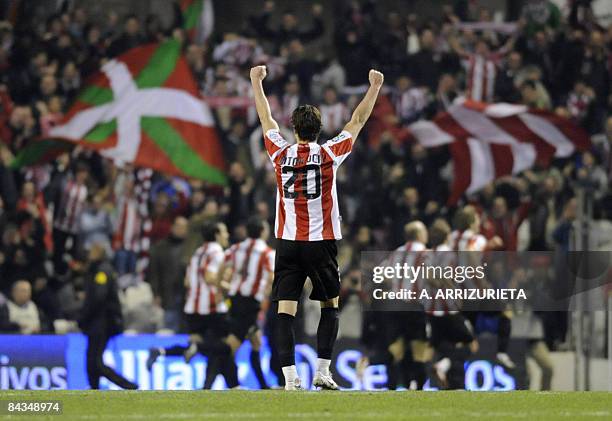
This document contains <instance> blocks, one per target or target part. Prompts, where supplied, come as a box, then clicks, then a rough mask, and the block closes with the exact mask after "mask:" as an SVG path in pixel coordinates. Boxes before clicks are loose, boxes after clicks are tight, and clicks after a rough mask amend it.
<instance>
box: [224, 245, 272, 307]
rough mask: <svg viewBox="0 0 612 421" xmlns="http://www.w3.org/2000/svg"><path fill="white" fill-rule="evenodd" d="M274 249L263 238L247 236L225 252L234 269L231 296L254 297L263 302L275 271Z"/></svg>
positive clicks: (226, 258)
mask: <svg viewBox="0 0 612 421" xmlns="http://www.w3.org/2000/svg"><path fill="white" fill-rule="evenodd" d="M274 257H275V253H274V250H273V249H271V248H270V247H268V245H267V244H266V242H265V241H264V240H262V239H254V238H247V239H246V240H244V241H242V242H240V243H238V244H234V245H233V246H231V247H230V248H229V249H228V250H227V251H226V252H225V261H226V262H227V263H228V264H229V265H230V267H231V270H232V279H231V282H230V289H229V296H230V297H232V296H234V295H241V296H243V297H253V298H255V299H256V300H257V301H259V302H262V301H263V300H264V298H265V292H266V287H267V285H268V281H269V279H270V276H271V274H272V273H274Z"/></svg>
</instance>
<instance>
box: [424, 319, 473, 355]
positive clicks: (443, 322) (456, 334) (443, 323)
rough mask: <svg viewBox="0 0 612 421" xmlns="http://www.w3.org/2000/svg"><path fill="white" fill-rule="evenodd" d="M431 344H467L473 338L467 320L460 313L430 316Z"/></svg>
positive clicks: (435, 345)
mask: <svg viewBox="0 0 612 421" xmlns="http://www.w3.org/2000/svg"><path fill="white" fill-rule="evenodd" d="M429 322H430V323H431V344H432V345H433V347H434V348H436V347H437V346H438V345H440V344H441V343H442V342H450V343H453V344H458V343H463V344H467V343H470V342H472V341H473V340H474V334H473V333H472V330H471V327H470V325H469V321H468V320H467V319H466V318H465V317H463V315H462V314H461V313H458V314H447V315H445V316H440V317H436V316H431V317H430V318H429Z"/></svg>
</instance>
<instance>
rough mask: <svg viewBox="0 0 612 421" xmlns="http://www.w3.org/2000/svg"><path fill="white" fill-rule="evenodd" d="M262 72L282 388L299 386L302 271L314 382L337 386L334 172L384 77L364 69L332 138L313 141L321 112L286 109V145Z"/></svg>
mask: <svg viewBox="0 0 612 421" xmlns="http://www.w3.org/2000/svg"><path fill="white" fill-rule="evenodd" d="M265 77H266V67H265V66H256V67H253V68H252V69H251V83H252V86H253V92H254V97H255V106H256V108H257V114H258V115H259V120H260V122H261V125H262V129H263V133H264V142H265V147H266V150H267V152H268V155H269V157H270V159H271V161H272V163H273V165H274V171H275V173H276V181H277V187H278V192H277V198H276V223H275V230H274V231H275V235H276V237H277V238H278V239H279V245H278V249H277V252H276V259H275V268H274V282H273V285H272V300H273V301H277V302H278V319H277V323H276V325H277V330H278V333H277V335H276V337H277V344H276V345H277V347H278V353H279V359H280V363H281V366H282V371H283V375H284V377H285V390H297V389H300V388H301V383H300V378H299V377H298V374H297V370H296V367H295V338H294V332H293V321H294V319H295V314H296V312H297V305H298V299H299V297H300V295H301V293H302V289H303V287H304V282H305V281H306V277H309V278H310V280H311V281H312V285H313V290H312V293H311V295H310V298H311V299H312V300H317V301H320V302H321V319H320V321H319V327H318V330H317V353H318V357H319V358H318V362H317V371H316V373H315V376H314V379H313V385H314V386H315V387H320V388H322V389H338V385H337V384H336V383H335V382H334V380H333V379H332V376H331V372H330V370H329V366H330V363H331V356H332V350H333V346H334V342H335V340H336V336H337V334H338V295H339V292H340V276H339V271H338V262H337V260H336V255H337V246H336V240H339V239H341V238H342V234H341V233H340V210H339V207H338V198H337V193H336V171H337V169H338V167H339V165H340V164H342V162H343V161H344V160H345V159H346V158H347V157H348V155H349V154H350V153H351V150H352V148H353V143H354V141H355V139H356V138H357V136H358V135H359V132H360V131H361V129H362V128H363V126H364V125H365V123H366V121H367V120H368V118H369V117H370V114H371V113H372V109H373V108H374V104H375V102H376V98H377V97H378V93H379V91H380V88H381V86H382V84H383V79H384V77H383V75H382V73H380V72H377V71H375V70H370V73H369V80H370V87H369V89H368V91H367V93H366V94H365V97H364V98H363V100H362V101H361V103H360V104H359V105H358V106H357V108H355V111H354V112H353V115H352V117H351V120H350V121H349V123H348V124H347V125H346V126H345V127H344V130H343V131H342V132H341V133H340V134H339V135H338V136H336V137H335V138H333V139H331V140H328V141H326V142H324V143H323V144H318V143H317V140H318V138H319V134H320V132H321V128H322V123H321V113H320V112H319V110H318V109H317V108H316V107H314V106H312V105H300V106H299V107H297V108H296V109H295V110H294V111H293V113H292V115H291V123H292V125H293V131H294V135H295V138H296V140H297V143H296V144H290V143H289V142H287V141H286V140H285V139H284V138H283V137H282V136H281V134H280V132H279V127H278V124H277V123H276V121H275V120H274V119H273V118H272V115H271V112H270V104H269V103H268V100H267V98H266V95H265V93H264V90H263V80H264V79H265Z"/></svg>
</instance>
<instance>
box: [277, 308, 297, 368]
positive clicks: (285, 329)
mask: <svg viewBox="0 0 612 421" xmlns="http://www.w3.org/2000/svg"><path fill="white" fill-rule="evenodd" d="M294 320H295V316H292V315H290V314H287V313H278V315H277V316H276V346H277V347H278V359H279V361H280V365H281V367H288V366H292V365H295V334H294V332H293V321H294Z"/></svg>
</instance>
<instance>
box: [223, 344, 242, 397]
mask: <svg viewBox="0 0 612 421" xmlns="http://www.w3.org/2000/svg"><path fill="white" fill-rule="evenodd" d="M222 370H223V377H225V383H227V387H228V388H230V389H233V388H234V387H237V386H239V385H240V383H239V382H238V367H237V366H236V362H235V361H234V356H233V355H232V354H231V352H230V353H229V354H228V355H225V357H223V359H222Z"/></svg>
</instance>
